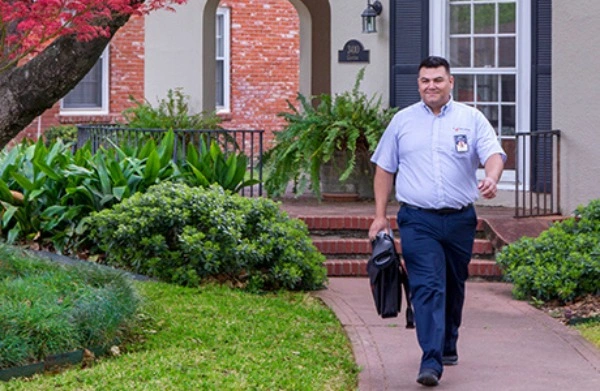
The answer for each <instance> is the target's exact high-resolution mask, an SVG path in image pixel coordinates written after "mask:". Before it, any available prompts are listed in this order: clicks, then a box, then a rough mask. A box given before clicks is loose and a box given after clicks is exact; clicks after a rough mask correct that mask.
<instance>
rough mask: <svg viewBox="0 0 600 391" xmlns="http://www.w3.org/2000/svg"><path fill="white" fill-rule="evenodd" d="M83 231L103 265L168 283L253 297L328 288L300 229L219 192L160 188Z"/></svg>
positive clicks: (267, 203)
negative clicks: (227, 286)
mask: <svg viewBox="0 0 600 391" xmlns="http://www.w3.org/2000/svg"><path fill="white" fill-rule="evenodd" d="M86 223H87V224H88V228H89V229H88V231H89V235H90V238H91V239H92V240H93V241H94V242H95V243H97V245H98V246H99V248H100V250H101V252H102V253H105V254H106V259H105V262H106V263H108V264H110V265H113V266H116V267H120V268H124V269H127V270H131V271H134V272H136V273H140V274H145V275H148V276H152V277H156V278H160V279H162V280H165V281H168V282H175V283H179V284H182V285H188V286H195V285H198V284H199V283H200V282H202V281H203V280H205V279H219V280H226V281H232V282H235V283H236V284H238V285H241V286H243V287H246V288H248V289H250V290H276V289H290V290H313V289H318V288H320V287H322V285H323V284H324V282H325V280H326V271H325V268H324V267H323V261H324V257H323V255H322V254H320V253H319V252H318V251H317V249H316V248H315V247H314V246H313V244H312V242H311V240H310V237H309V234H308V229H307V228H306V225H305V224H304V223H303V222H302V221H300V220H297V219H291V218H289V217H288V216H287V214H286V213H285V212H282V211H280V209H279V205H278V204H277V203H275V202H274V201H271V200H269V199H264V198H244V197H241V196H239V195H237V194H231V193H229V192H226V191H224V190H223V189H222V188H221V187H219V186H212V187H210V188H206V189H205V188H193V187H189V186H187V185H184V184H176V183H170V182H164V183H161V184H158V185H155V186H152V187H150V188H149V189H148V191H147V192H146V193H138V194H135V195H134V196H132V197H131V198H129V199H127V200H124V201H123V202H122V203H120V204H118V205H115V206H113V207H112V208H111V209H106V210H104V211H102V212H99V213H95V214H92V215H91V216H90V217H89V218H88V220H87V222H86Z"/></svg>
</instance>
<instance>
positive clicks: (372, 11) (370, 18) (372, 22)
mask: <svg viewBox="0 0 600 391" xmlns="http://www.w3.org/2000/svg"><path fill="white" fill-rule="evenodd" d="M382 10H383V6H382V5H381V3H380V2H379V0H375V1H374V2H373V4H371V0H367V8H365V10H364V11H363V13H362V14H361V15H360V16H361V17H362V32H363V33H367V34H370V33H376V32H377V21H376V19H377V16H379V15H380V14H381V11H382Z"/></svg>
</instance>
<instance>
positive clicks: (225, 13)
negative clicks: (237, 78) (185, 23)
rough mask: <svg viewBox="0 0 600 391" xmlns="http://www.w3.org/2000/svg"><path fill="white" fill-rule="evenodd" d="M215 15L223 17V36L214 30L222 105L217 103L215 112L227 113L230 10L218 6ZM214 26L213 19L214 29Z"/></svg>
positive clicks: (229, 81)
mask: <svg viewBox="0 0 600 391" xmlns="http://www.w3.org/2000/svg"><path fill="white" fill-rule="evenodd" d="M216 15H217V16H221V17H223V37H219V35H218V31H215V61H218V60H222V61H223V105H218V104H217V105H216V109H217V113H229V112H230V111H231V95H230V90H231V16H230V15H231V12H230V10H229V8H227V7H218V8H217V14H216ZM215 19H216V18H215ZM216 26H217V23H216V20H215V30H216ZM219 38H221V39H222V40H223V56H222V57H221V58H220V57H219V56H218V55H217V48H218V43H217V42H216V41H217V40H218V39H219ZM215 100H216V97H215ZM215 103H216V102H215Z"/></svg>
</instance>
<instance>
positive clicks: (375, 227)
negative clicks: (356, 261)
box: [369, 217, 390, 241]
mask: <svg viewBox="0 0 600 391" xmlns="http://www.w3.org/2000/svg"><path fill="white" fill-rule="evenodd" d="M381 231H385V232H386V233H388V234H389V233H390V222H389V221H388V219H387V217H375V219H374V220H373V222H372V223H371V227H370V228H369V240H371V241H373V240H375V237H376V236H377V234H378V233H379V232H381Z"/></svg>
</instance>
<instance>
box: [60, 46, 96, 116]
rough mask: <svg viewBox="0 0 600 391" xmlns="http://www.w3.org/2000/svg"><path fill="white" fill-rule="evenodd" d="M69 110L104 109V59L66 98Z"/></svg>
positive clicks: (64, 104)
mask: <svg viewBox="0 0 600 391" xmlns="http://www.w3.org/2000/svg"><path fill="white" fill-rule="evenodd" d="M63 107H64V108H67V109H78V108H101V107H102V57H101V58H100V59H98V61H97V62H96V64H95V65H94V66H93V67H92V69H90V71H89V72H88V74H87V75H85V77H84V78H83V79H82V80H81V81H80V82H79V84H77V85H76V86H75V88H73V89H72V90H71V91H70V92H69V93H68V94H67V95H66V96H65V97H64V98H63Z"/></svg>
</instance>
